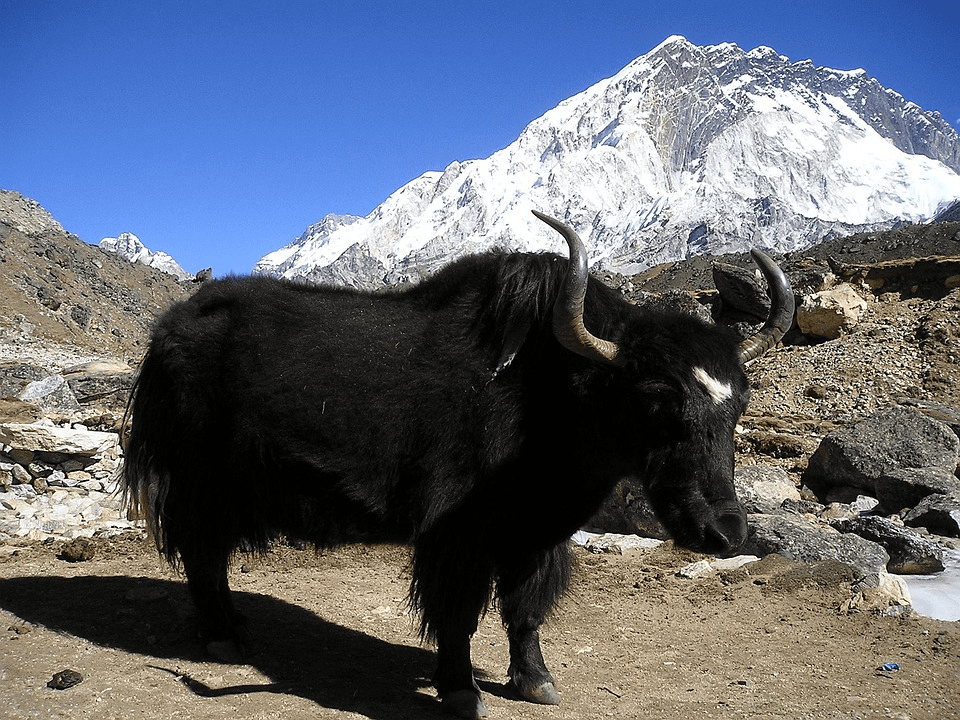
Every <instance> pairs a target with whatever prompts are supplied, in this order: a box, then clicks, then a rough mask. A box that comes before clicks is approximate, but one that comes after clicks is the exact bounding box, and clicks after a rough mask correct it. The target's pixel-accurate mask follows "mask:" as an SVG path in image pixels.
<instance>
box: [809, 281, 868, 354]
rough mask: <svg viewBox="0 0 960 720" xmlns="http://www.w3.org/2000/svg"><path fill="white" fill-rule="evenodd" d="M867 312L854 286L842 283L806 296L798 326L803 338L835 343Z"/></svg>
mask: <svg viewBox="0 0 960 720" xmlns="http://www.w3.org/2000/svg"><path fill="white" fill-rule="evenodd" d="M866 309H867V301H866V300H864V299H863V298H862V297H860V295H859V294H857V291H856V290H854V289H853V286H851V285H849V284H847V283H842V284H840V285H838V286H837V287H835V288H831V289H829V290H822V291H821V292H817V293H813V294H812V295H807V296H806V297H805V298H804V299H803V302H802V303H801V304H800V306H799V307H798V308H797V325H798V326H799V328H800V332H802V333H803V334H804V335H813V336H815V337H820V338H825V339H827V340H835V339H836V338H838V337H840V335H841V334H843V333H846V332H849V331H850V330H852V329H853V328H854V326H856V324H857V323H858V322H859V321H860V316H861V315H862V314H863V311H864V310H866Z"/></svg>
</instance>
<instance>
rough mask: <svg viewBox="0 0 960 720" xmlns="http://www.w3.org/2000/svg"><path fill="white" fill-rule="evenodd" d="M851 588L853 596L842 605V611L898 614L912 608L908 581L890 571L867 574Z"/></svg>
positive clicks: (902, 613)
mask: <svg viewBox="0 0 960 720" xmlns="http://www.w3.org/2000/svg"><path fill="white" fill-rule="evenodd" d="M850 590H851V591H852V592H853V597H851V598H850V599H849V600H848V601H846V602H845V603H844V604H843V605H841V607H840V611H841V612H847V613H849V612H857V611H870V612H876V613H879V614H881V615H893V616H898V615H904V614H906V613H908V612H909V611H910V610H911V603H912V599H911V597H910V589H909V588H908V587H907V583H906V581H905V580H904V579H903V578H901V577H897V576H896V575H891V574H890V573H886V572H879V573H876V574H870V575H867V576H866V577H864V578H862V579H860V580H858V581H856V582H855V583H853V584H852V585H851V586H850Z"/></svg>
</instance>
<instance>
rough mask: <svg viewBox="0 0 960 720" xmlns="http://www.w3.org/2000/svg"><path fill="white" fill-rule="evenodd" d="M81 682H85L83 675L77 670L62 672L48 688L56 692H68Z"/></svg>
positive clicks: (52, 679)
mask: <svg viewBox="0 0 960 720" xmlns="http://www.w3.org/2000/svg"><path fill="white" fill-rule="evenodd" d="M81 682H83V675H81V674H80V673H78V672H77V671H76V670H61V671H60V672H58V673H56V674H55V675H54V676H53V677H52V678H51V679H50V682H48V683H47V687H48V688H53V689H54V690H66V689H67V688H72V687H73V686H74V685H79V684H80V683H81Z"/></svg>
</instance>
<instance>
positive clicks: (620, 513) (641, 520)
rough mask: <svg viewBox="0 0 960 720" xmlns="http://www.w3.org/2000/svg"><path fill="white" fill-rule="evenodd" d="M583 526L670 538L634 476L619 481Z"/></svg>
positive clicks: (601, 531) (593, 530)
mask: <svg viewBox="0 0 960 720" xmlns="http://www.w3.org/2000/svg"><path fill="white" fill-rule="evenodd" d="M583 529H584V530H587V531H589V532H596V533H618V534H621V535H640V536H641V537H647V538H657V539H659V540H666V539H667V538H669V537H670V535H669V533H667V531H666V529H665V528H664V527H663V525H661V524H660V521H659V520H657V516H656V515H655V514H654V512H653V508H652V507H651V506H650V503H649V502H648V501H647V496H646V492H645V491H644V489H643V487H642V486H641V485H640V483H639V481H636V480H633V479H625V480H621V481H620V482H619V483H617V485H616V487H615V488H614V489H613V492H611V493H610V495H609V496H608V497H607V499H606V501H605V502H604V504H603V505H602V506H601V508H600V509H599V510H598V511H597V512H596V513H595V514H594V516H593V517H592V518H590V521H589V522H588V523H586V524H585V525H584V527H583Z"/></svg>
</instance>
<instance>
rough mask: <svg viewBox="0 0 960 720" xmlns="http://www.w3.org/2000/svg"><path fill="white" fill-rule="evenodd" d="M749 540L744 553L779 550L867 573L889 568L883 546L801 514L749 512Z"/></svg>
mask: <svg viewBox="0 0 960 720" xmlns="http://www.w3.org/2000/svg"><path fill="white" fill-rule="evenodd" d="M747 525H748V527H749V530H748V534H747V542H746V543H745V545H744V546H743V547H742V548H741V552H744V553H751V554H753V555H759V556H763V555H768V554H770V553H777V554H780V555H783V556H784V557H787V558H789V559H791V560H797V561H799V562H807V563H809V562H816V561H819V560H837V561H839V562H842V563H845V564H847V565H852V566H853V567H855V568H857V569H858V570H859V571H860V572H862V573H864V574H871V573H881V572H885V571H886V567H887V562H888V561H889V560H890V556H889V555H887V551H886V550H884V549H883V548H882V547H881V546H880V545H877V544H876V543H873V542H870V541H869V540H864V539H863V538H861V537H860V536H858V535H854V534H851V533H840V532H838V531H837V530H834V529H833V528H831V527H828V526H817V525H813V524H812V523H809V522H807V521H805V520H803V519H801V518H799V517H791V516H786V515H748V516H747Z"/></svg>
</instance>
